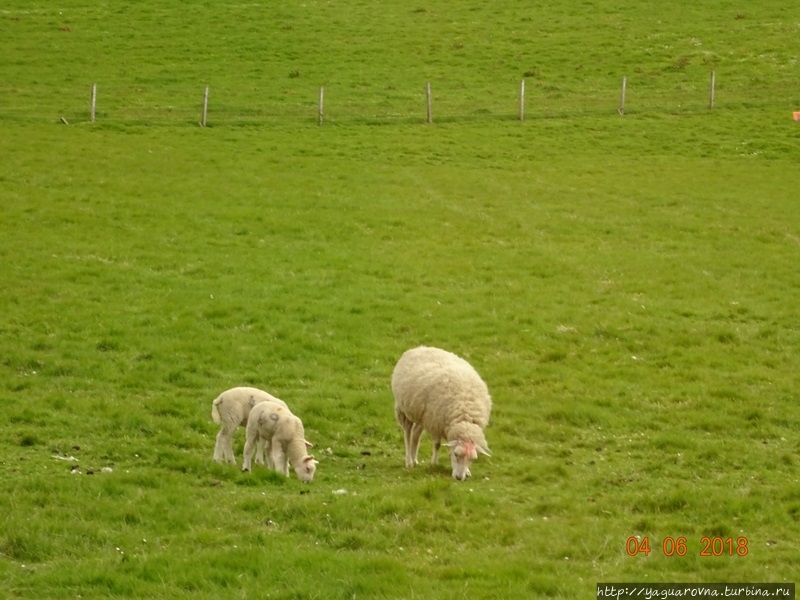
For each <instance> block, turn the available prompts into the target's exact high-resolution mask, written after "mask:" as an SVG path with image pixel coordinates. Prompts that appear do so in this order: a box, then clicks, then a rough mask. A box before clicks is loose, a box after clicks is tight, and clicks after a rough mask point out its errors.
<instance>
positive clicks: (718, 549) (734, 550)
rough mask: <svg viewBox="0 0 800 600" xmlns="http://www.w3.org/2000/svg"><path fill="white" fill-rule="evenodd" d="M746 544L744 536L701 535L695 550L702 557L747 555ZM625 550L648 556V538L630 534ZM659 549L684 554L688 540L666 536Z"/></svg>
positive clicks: (675, 554) (668, 554)
mask: <svg viewBox="0 0 800 600" xmlns="http://www.w3.org/2000/svg"><path fill="white" fill-rule="evenodd" d="M747 544H748V540H747V538H746V537H744V536H741V537H737V538H733V537H721V536H714V537H711V536H703V537H701V538H700V541H699V544H698V546H697V551H698V553H699V556H702V557H715V556H747V552H748V548H747ZM625 551H626V552H627V553H628V556H639V555H643V556H649V554H650V552H652V549H651V546H650V539H649V538H647V537H641V536H631V537H629V538H628V539H627V540H626V542H625ZM661 551H662V552H663V554H664V556H686V554H687V553H688V552H690V551H691V549H690V548H689V542H688V541H687V540H686V538H685V537H684V536H679V537H671V536H668V537H665V538H664V539H663V540H662V541H661Z"/></svg>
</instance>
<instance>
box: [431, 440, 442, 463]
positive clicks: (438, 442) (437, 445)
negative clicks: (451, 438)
mask: <svg viewBox="0 0 800 600" xmlns="http://www.w3.org/2000/svg"><path fill="white" fill-rule="evenodd" d="M441 446H442V440H440V439H437V440H433V456H431V464H432V465H435V464H436V463H437V462H438V461H439V448H441Z"/></svg>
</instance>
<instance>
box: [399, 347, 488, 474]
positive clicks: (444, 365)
mask: <svg viewBox="0 0 800 600" xmlns="http://www.w3.org/2000/svg"><path fill="white" fill-rule="evenodd" d="M392 392H393V393H394V399H395V405H394V413H395V416H396V417H397V422H398V423H399V424H400V427H402V428H403V434H404V438H405V445H406V466H407V467H413V466H414V465H416V464H419V463H418V461H417V454H418V452H419V441H420V437H421V436H422V432H423V431H427V432H428V433H430V435H431V438H433V458H432V460H431V464H434V465H435V464H436V462H437V460H438V458H439V447H440V445H441V441H442V439H445V440H447V442H446V444H445V445H447V446H449V447H450V448H451V449H452V452H451V455H450V462H451V463H452V465H453V477H454V478H455V479H456V480H458V481H463V480H464V479H466V478H467V477H470V476H471V473H470V470H469V465H470V463H471V462H472V461H473V460H475V459H477V458H478V453H479V452H480V453H481V454H485V455H486V456H490V454H489V447H488V445H487V443H486V438H485V437H484V435H483V428H484V427H486V426H487V425H488V424H489V415H490V413H491V411H492V399H491V397H490V396H489V390H488V388H487V387H486V384H485V383H484V382H483V379H481V377H480V375H478V373H477V372H476V371H475V369H473V368H472V366H471V365H470V364H469V363H468V362H467V361H465V360H464V359H463V358H460V357H458V356H456V355H455V354H453V353H451V352H447V351H446V350H440V349H439V348H429V347H425V346H420V347H418V348H412V349H411V350H408V351H406V352H405V353H404V354H403V356H401V357H400V360H399V361H398V362H397V365H396V366H395V368H394V371H393V372H392Z"/></svg>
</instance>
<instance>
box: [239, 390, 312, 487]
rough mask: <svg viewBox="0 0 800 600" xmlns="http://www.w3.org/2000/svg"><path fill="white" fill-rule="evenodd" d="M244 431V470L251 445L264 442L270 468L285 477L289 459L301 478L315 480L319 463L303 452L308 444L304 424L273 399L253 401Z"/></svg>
mask: <svg viewBox="0 0 800 600" xmlns="http://www.w3.org/2000/svg"><path fill="white" fill-rule="evenodd" d="M246 431H247V440H246V441H245V444H244V462H243V463H242V470H243V471H249V470H250V460H251V458H252V456H253V451H254V449H255V448H254V446H255V445H256V444H257V443H266V446H267V452H268V461H269V462H268V463H267V464H268V466H269V467H270V468H272V469H275V470H276V471H278V472H279V473H283V474H284V475H286V476H287V477H288V475H289V462H291V464H292V466H293V467H294V471H295V473H297V477H298V479H300V481H303V482H305V483H308V482H310V481H311V480H312V479H314V471H316V468H317V465H318V464H319V462H318V461H316V460H314V457H313V456H312V455H309V454H308V453H307V452H306V449H307V448H310V447H311V444H310V443H308V442H307V441H306V436H305V431H304V429H303V423H302V421H301V420H300V419H299V418H298V417H296V416H295V415H293V414H292V413H291V411H290V410H289V409H288V408H286V407H285V406H280V405H278V404H275V403H274V402H262V403H261V404H256V405H255V406H254V407H253V409H252V410H251V411H250V416H249V418H248V419H247V429H246Z"/></svg>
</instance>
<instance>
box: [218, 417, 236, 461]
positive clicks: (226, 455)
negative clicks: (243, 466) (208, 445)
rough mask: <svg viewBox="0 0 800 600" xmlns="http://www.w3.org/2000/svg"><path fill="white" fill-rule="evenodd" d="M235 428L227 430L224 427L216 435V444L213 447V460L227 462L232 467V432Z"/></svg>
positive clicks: (234, 459)
mask: <svg viewBox="0 0 800 600" xmlns="http://www.w3.org/2000/svg"><path fill="white" fill-rule="evenodd" d="M234 431H236V428H234V429H232V430H231V429H229V428H228V427H225V426H224V425H223V426H222V428H221V429H220V430H219V433H218V434H217V443H216V445H215V446H214V460H215V461H217V462H222V461H223V460H227V461H228V462H229V463H231V464H232V465H235V464H236V458H235V457H234V456H233V439H232V438H233V432H234Z"/></svg>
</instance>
